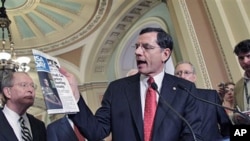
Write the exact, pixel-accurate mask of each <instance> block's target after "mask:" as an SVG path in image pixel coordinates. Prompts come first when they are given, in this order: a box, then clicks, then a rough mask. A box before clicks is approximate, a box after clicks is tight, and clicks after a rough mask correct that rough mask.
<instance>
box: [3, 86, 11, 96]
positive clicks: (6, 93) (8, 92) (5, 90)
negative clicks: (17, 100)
mask: <svg viewBox="0 0 250 141" xmlns="http://www.w3.org/2000/svg"><path fill="white" fill-rule="evenodd" d="M3 94H4V95H5V97H7V98H10V97H11V91H10V88H9V87H4V88H3Z"/></svg>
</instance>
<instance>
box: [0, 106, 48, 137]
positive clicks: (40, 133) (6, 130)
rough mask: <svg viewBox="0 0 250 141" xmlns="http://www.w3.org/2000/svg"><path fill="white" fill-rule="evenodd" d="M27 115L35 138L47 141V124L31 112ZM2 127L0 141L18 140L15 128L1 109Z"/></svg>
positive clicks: (0, 122)
mask: <svg viewBox="0 0 250 141" xmlns="http://www.w3.org/2000/svg"><path fill="white" fill-rule="evenodd" d="M27 116H28V119H29V122H30V126H31V132H32V136H33V140H34V141H46V128H45V124H44V123H43V122H42V121H40V120H38V119H36V118H35V117H34V116H32V115H30V114H27ZM17 126H18V125H17ZM0 129H1V130H0V141H18V139H17V137H16V135H15V132H14V130H13V129H12V127H11V126H10V124H9V122H8V121H7V119H6V117H5V115H4V114H3V111H2V110H0Z"/></svg>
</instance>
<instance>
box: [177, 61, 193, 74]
mask: <svg viewBox="0 0 250 141" xmlns="http://www.w3.org/2000/svg"><path fill="white" fill-rule="evenodd" d="M181 64H189V65H190V66H191V68H192V72H193V74H196V71H195V67H194V65H193V64H192V63H191V62H189V61H180V62H178V63H177V64H176V65H175V70H176V68H177V67H178V66H179V65H181Z"/></svg>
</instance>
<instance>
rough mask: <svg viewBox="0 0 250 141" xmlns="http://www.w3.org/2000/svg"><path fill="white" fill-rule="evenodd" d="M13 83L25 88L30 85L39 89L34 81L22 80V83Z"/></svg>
mask: <svg viewBox="0 0 250 141" xmlns="http://www.w3.org/2000/svg"><path fill="white" fill-rule="evenodd" d="M13 85H18V86H19V87H22V88H23V89H26V88H28V87H29V86H30V87H31V88H33V89H34V90H36V89H37V85H36V84H34V83H26V82H20V83H16V84H13Z"/></svg>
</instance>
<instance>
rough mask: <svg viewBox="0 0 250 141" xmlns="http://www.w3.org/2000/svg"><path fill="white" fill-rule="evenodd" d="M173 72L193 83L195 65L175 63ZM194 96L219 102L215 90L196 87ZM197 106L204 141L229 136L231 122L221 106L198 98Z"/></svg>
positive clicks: (185, 62)
mask: <svg viewBox="0 0 250 141" xmlns="http://www.w3.org/2000/svg"><path fill="white" fill-rule="evenodd" d="M174 74H175V76H177V77H180V78H183V79H186V80H188V81H191V82H193V83H195V82H196V78H197V76H196V71H195V67H194V65H193V64H192V63H191V62H189V61H181V62H179V63H177V65H176V66H175V73H174ZM195 96H196V97H198V98H200V99H203V100H205V101H209V102H212V103H215V104H219V105H220V104H221V100H220V98H219V95H218V93H217V91H216V90H209V89H200V88H198V89H197V95H195ZM197 106H198V107H199V108H200V109H199V113H197V114H200V115H201V116H202V123H203V124H202V125H201V130H202V137H203V140H204V141H215V140H221V139H224V138H228V137H229V136H230V126H231V125H232V124H231V122H230V119H229V118H228V116H227V114H226V112H225V110H224V109H223V108H221V107H218V106H215V105H212V104H209V103H206V102H204V101H200V100H197ZM218 125H219V126H218Z"/></svg>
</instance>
